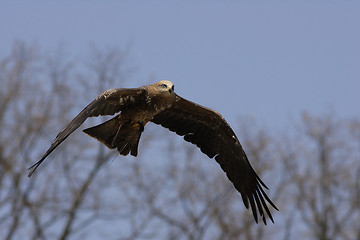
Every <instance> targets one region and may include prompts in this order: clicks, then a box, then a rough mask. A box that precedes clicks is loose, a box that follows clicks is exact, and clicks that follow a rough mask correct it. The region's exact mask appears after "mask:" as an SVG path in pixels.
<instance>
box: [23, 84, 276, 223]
mask: <svg viewBox="0 0 360 240" xmlns="http://www.w3.org/2000/svg"><path fill="white" fill-rule="evenodd" d="M115 113H119V114H118V115H117V116H115V117H114V118H112V119H110V120H108V121H106V122H104V123H102V124H100V125H97V126H94V127H91V128H88V129H85V130H84V132H85V133H86V134H88V135H90V136H92V137H94V138H96V139H97V140H99V141H100V142H102V143H103V144H105V145H106V146H107V147H108V148H110V149H115V148H117V150H118V151H119V153H120V154H121V155H124V156H126V155H128V154H130V155H132V156H137V154H138V151H137V149H138V144H139V140H140V137H141V133H142V132H143V131H144V127H145V125H146V124H147V123H148V122H149V121H151V122H153V123H155V124H159V125H161V126H163V127H165V128H168V129H169V130H170V131H173V132H175V133H176V134H178V135H180V136H184V139H185V141H188V142H191V143H193V144H195V145H196V146H197V147H198V148H200V150H201V151H202V152H203V153H204V154H206V155H207V156H208V157H209V158H214V157H215V160H216V161H217V162H218V163H219V164H220V166H221V168H222V169H223V170H224V171H225V173H226V175H227V177H228V178H229V180H230V181H231V182H232V183H233V184H234V186H235V188H236V190H237V191H239V193H240V194H241V197H242V199H243V202H244V204H245V206H246V208H249V206H250V207H251V209H252V212H253V215H254V218H255V221H256V222H258V215H259V216H260V217H261V218H262V220H263V222H264V223H265V224H266V215H267V216H268V217H269V218H270V220H271V221H272V222H274V220H273V218H272V215H271V213H270V210H269V208H268V206H267V203H269V204H270V205H271V206H272V207H273V208H275V209H277V208H276V206H275V205H274V203H273V202H272V201H271V200H270V199H269V197H268V196H267V195H266V193H265V192H264V190H263V187H264V188H266V189H267V187H266V185H265V184H264V183H263V182H262V181H261V179H260V178H259V176H258V175H257V174H256V173H255V171H254V169H253V168H252V167H251V165H250V162H249V160H248V158H247V156H246V154H245V152H244V150H243V148H242V147H241V145H240V142H239V140H238V139H237V137H236V135H235V133H234V132H233V130H232V129H231V127H230V126H229V125H228V124H227V122H226V121H225V119H224V118H223V117H222V116H221V115H220V114H219V113H218V112H216V111H214V110H211V109H209V108H206V107H203V106H200V105H198V104H196V103H193V102H190V101H188V100H186V99H184V98H182V97H180V96H178V95H177V94H175V92H174V85H173V83H171V82H169V81H160V82H158V83H155V84H153V85H147V86H143V87H140V88H119V89H110V90H107V91H105V92H103V93H102V94H101V95H100V96H99V97H97V98H96V99H95V100H94V101H92V102H91V103H90V104H89V105H88V106H86V107H85V108H84V109H83V110H82V111H81V112H80V113H79V114H78V115H77V116H76V117H75V118H74V119H73V120H72V121H71V122H70V123H69V124H68V125H66V126H65V128H64V129H63V130H61V132H60V133H59V134H58V135H57V137H56V138H55V140H54V141H53V143H52V144H51V146H50V148H49V149H48V150H47V151H46V153H45V154H44V155H43V156H42V157H41V159H40V160H39V161H38V162H37V163H35V164H34V165H33V166H31V167H30V168H29V170H30V173H29V175H28V176H29V177H31V175H32V174H33V173H34V172H35V170H36V169H37V168H38V167H39V165H40V164H41V163H42V162H43V161H44V160H45V158H46V157H47V156H48V155H49V154H50V153H51V152H52V151H53V150H54V149H55V148H56V147H57V146H58V145H59V144H60V143H62V142H63V141H64V140H65V139H66V138H67V137H68V136H69V135H70V134H71V133H72V132H73V131H75V130H76V129H77V128H78V127H79V126H80V125H81V124H82V123H83V122H84V121H85V120H86V119H87V118H88V117H96V116H99V115H114V114H115ZM266 202H267V203H266Z"/></svg>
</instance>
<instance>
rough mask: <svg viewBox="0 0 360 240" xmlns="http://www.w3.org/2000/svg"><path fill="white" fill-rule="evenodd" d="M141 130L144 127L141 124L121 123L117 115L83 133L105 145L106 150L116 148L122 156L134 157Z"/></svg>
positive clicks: (136, 152)
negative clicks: (129, 155)
mask: <svg viewBox="0 0 360 240" xmlns="http://www.w3.org/2000/svg"><path fill="white" fill-rule="evenodd" d="M143 130H144V126H143V125H142V124H139V123H134V122H132V121H125V122H123V121H122V120H121V118H120V116H119V115H118V116H116V117H114V118H112V119H110V120H108V121H106V122H104V123H102V124H99V125H97V126H94V127H91V128H87V129H85V130H83V131H84V132H85V133H86V134H88V135H89V136H91V137H94V138H95V139H97V140H98V141H100V142H102V143H103V144H105V145H106V146H107V147H108V148H110V149H114V148H117V149H118V151H119V153H120V154H121V155H123V156H126V155H128V154H129V153H130V154H131V155H132V156H135V157H136V156H137V154H138V150H137V149H138V145H139V140H140V137H141V133H142V132H143Z"/></svg>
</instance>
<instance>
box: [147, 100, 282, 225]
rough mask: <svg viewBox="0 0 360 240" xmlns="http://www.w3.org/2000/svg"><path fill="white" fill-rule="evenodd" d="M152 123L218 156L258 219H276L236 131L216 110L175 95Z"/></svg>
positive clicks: (207, 152)
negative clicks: (171, 104)
mask: <svg viewBox="0 0 360 240" xmlns="http://www.w3.org/2000/svg"><path fill="white" fill-rule="evenodd" d="M152 122H154V123H156V124H160V125H161V126H163V127H165V128H168V129H169V130H170V131H173V132H175V133H177V134H178V135H180V136H184V139H185V141H188V142H191V143H193V144H195V145H196V146H197V147H199V148H200V150H201V151H202V152H203V153H205V154H206V155H207V156H208V157H209V158H213V157H215V159H216V161H217V162H218V163H219V164H220V166H221V168H222V169H223V170H224V171H225V173H226V175H227V177H228V178H229V180H230V181H231V182H232V183H233V184H234V186H235V188H236V189H237V190H238V191H239V192H240V194H241V196H242V199H243V201H244V204H245V206H246V208H249V205H250V207H251V209H252V212H253V215H254V218H255V221H256V222H258V213H257V212H259V215H260V217H262V219H263V221H264V223H265V224H266V216H265V213H266V214H267V215H268V217H269V218H270V219H271V221H272V222H274V220H273V218H272V216H271V213H270V211H269V208H268V206H267V203H266V201H267V202H268V203H269V204H270V205H271V206H273V207H274V208H275V209H277V208H276V206H275V205H274V203H273V202H272V201H271V200H270V198H269V197H268V196H267V195H266V193H265V192H264V190H263V188H262V187H265V188H266V189H267V187H266V185H265V184H264V183H263V182H262V181H261V179H260V178H259V176H258V175H257V174H256V173H255V171H254V169H253V168H252V166H251V165H250V162H249V160H248V158H247V156H246V154H245V152H244V150H243V149H242V147H241V145H240V142H239V140H238V139H237V137H236V135H235V133H234V132H233V130H232V129H231V128H230V126H229V125H228V124H227V122H226V121H225V119H224V118H223V117H222V116H221V115H220V114H219V113H217V112H215V111H213V110H211V109H209V108H206V107H203V106H200V105H198V104H196V103H193V102H190V101H188V100H186V99H184V98H182V97H180V96H176V100H175V103H174V104H173V106H172V107H170V108H169V109H167V110H165V111H163V112H161V113H159V114H157V115H156V116H155V117H154V118H153V120H152Z"/></svg>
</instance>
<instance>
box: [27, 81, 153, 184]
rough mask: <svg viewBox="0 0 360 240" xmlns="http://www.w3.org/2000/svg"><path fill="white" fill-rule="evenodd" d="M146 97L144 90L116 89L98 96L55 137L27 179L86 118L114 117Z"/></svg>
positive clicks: (33, 166) (31, 169)
mask: <svg viewBox="0 0 360 240" xmlns="http://www.w3.org/2000/svg"><path fill="white" fill-rule="evenodd" d="M145 97H146V89H144V88H118V89H110V90H107V91H105V92H103V93H102V94H100V96H98V97H97V98H96V99H95V100H94V101H92V102H91V103H90V104H89V105H87V106H86V107H85V108H84V109H83V110H82V111H81V112H80V113H79V114H78V115H77V116H76V117H75V118H74V119H73V120H72V121H71V122H70V123H69V124H67V125H66V126H65V127H64V128H63V129H62V130H61V131H60V133H59V134H58V135H57V136H56V138H55V140H54V141H53V142H52V144H51V146H50V147H49V149H48V150H47V151H46V153H45V154H44V155H43V156H42V157H41V159H40V160H39V161H38V162H36V163H35V164H34V165H32V166H31V167H30V168H29V170H30V172H29V174H28V177H31V175H32V174H33V173H34V172H35V170H36V169H37V168H38V167H39V165H40V164H41V163H42V162H43V161H44V160H45V158H46V157H47V156H48V155H49V154H50V153H51V152H52V151H53V150H54V149H55V148H56V147H57V146H59V145H60V144H61V143H62V142H63V141H64V140H65V139H66V138H67V137H68V136H69V135H70V134H71V133H72V132H73V131H75V130H76V129H77V128H78V127H79V126H80V125H81V124H82V123H83V122H84V121H85V120H86V119H87V118H88V117H97V116H99V115H114V114H115V113H117V112H120V111H122V110H123V109H125V108H128V107H133V106H134V105H135V104H136V103H137V102H139V101H143V100H144V98H145Z"/></svg>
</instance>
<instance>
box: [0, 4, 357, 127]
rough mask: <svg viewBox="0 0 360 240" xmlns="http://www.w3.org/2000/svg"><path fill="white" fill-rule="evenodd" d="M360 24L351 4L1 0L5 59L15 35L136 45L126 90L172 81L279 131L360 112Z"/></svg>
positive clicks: (46, 41) (70, 46)
mask: <svg viewBox="0 0 360 240" xmlns="http://www.w3.org/2000/svg"><path fill="white" fill-rule="evenodd" d="M359 23H360V1H351V0H349V1H335V0H331V1H320V0H314V1H307V0H305V1H280V0H273V1H250V0H249V1H246V0H245V1H230V0H226V1H211V0H210V1H110V0H109V1H100V0H98V1H95V0H93V1H38V0H35V1H31V2H30V1H8V0H2V1H1V2H0V29H1V34H0V35H1V37H0V56H5V55H6V54H8V53H9V49H11V47H12V45H13V42H14V40H21V41H25V42H28V43H36V44H38V45H39V46H40V47H41V48H42V49H45V50H46V51H54V50H55V49H57V48H58V47H59V45H62V46H64V47H65V49H66V51H67V52H70V53H72V54H74V55H75V56H77V55H79V56H82V55H85V54H86V53H87V52H88V51H89V49H90V46H92V45H95V46H97V47H100V48H102V47H119V48H125V47H127V46H130V55H131V58H130V59H131V61H132V63H134V64H135V65H136V66H137V67H138V70H137V72H136V73H135V75H134V78H135V79H136V80H137V81H136V82H134V83H133V84H132V83H129V85H128V87H137V86H139V84H141V85H143V84H148V83H149V79H154V81H157V80H162V79H167V80H170V81H172V82H173V83H174V84H175V91H176V92H177V94H179V95H181V96H183V97H185V98H187V99H189V100H192V101H194V102H197V103H199V104H201V105H205V106H207V107H210V108H213V109H215V110H217V111H218V112H220V113H221V114H222V115H223V116H224V117H225V119H227V121H228V122H229V123H230V125H236V124H237V122H236V121H237V120H238V117H239V116H250V117H253V118H255V119H257V120H258V121H260V122H261V123H264V124H265V125H267V126H269V127H275V128H277V127H281V126H283V125H284V124H287V123H288V122H289V121H291V120H292V119H297V118H298V117H299V116H300V114H301V112H302V111H308V112H310V113H313V114H324V113H329V112H334V113H336V114H337V115H338V116H340V117H344V118H345V117H346V118H355V117H359V116H360V107H359V103H360V96H359V92H360V46H359V45H360V28H359ZM74 81H75V80H74ZM116 87H119V86H114V88H116ZM95 97H96V96H94V98H95ZM90 100H92V99H89V101H90Z"/></svg>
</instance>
